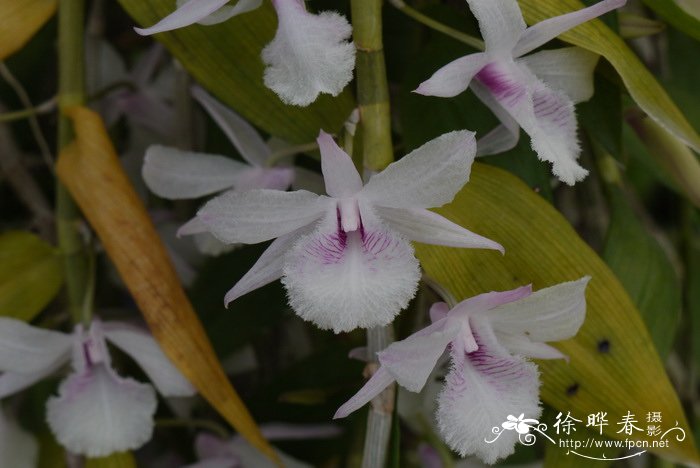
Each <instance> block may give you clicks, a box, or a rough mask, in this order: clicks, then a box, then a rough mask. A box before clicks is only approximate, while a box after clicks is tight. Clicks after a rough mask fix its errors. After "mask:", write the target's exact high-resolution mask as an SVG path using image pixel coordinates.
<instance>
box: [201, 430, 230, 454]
mask: <svg viewBox="0 0 700 468" xmlns="http://www.w3.org/2000/svg"><path fill="white" fill-rule="evenodd" d="M194 451H195V453H196V454H197V458H199V459H201V460H204V459H207V458H226V457H230V458H233V457H234V456H235V455H234V453H233V451H232V449H231V441H230V440H224V439H222V438H220V437H217V436H215V435H213V434H208V433H202V434H199V435H198V436H197V438H196V439H195V441H194Z"/></svg>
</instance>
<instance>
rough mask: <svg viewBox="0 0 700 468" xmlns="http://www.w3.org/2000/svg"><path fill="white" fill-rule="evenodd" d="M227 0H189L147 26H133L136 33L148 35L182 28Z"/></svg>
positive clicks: (216, 8) (210, 12) (221, 5)
mask: <svg viewBox="0 0 700 468" xmlns="http://www.w3.org/2000/svg"><path fill="white" fill-rule="evenodd" d="M227 2H228V0H189V1H187V2H185V3H182V4H181V5H178V8H177V9H176V10H175V11H174V12H172V13H171V14H169V15H168V16H166V17H165V18H163V19H162V20H160V21H159V22H158V23H156V24H155V25H153V26H151V27H149V28H134V31H136V32H137V33H138V34H140V35H142V36H149V35H151V34H157V33H161V32H165V31H172V30H173V29H178V28H184V27H185V26H190V25H192V24H194V23H197V22H198V21H201V20H203V19H204V18H206V17H207V16H209V15H210V14H212V13H214V12H215V11H217V10H218V9H220V8H221V7H223V6H224V5H226V3H227Z"/></svg>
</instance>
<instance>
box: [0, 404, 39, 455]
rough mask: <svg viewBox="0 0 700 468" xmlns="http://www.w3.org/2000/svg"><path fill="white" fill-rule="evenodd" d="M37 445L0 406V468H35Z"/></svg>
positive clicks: (32, 437) (37, 453)
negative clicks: (2, 467) (3, 467)
mask: <svg viewBox="0 0 700 468" xmlns="http://www.w3.org/2000/svg"><path fill="white" fill-rule="evenodd" d="M38 459H39V444H38V443H37V441H36V439H35V438H34V436H32V435H31V434H29V433H28V432H26V431H24V430H23V429H22V428H21V427H20V426H19V425H18V424H17V422H16V421H14V419H11V418H10V417H9V416H8V415H7V414H6V412H5V410H4V409H3V408H2V407H1V406H0V466H5V467H12V468H36V466H37V463H38Z"/></svg>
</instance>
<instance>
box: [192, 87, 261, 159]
mask: <svg viewBox="0 0 700 468" xmlns="http://www.w3.org/2000/svg"><path fill="white" fill-rule="evenodd" d="M192 96H193V97H194V98H195V99H196V100H197V101H198V102H199V103H200V104H201V105H202V107H204V109H205V110H206V111H207V113H208V114H209V116H210V117H211V118H212V119H213V120H214V122H216V124H217V125H218V126H219V128H220V129H221V130H222V131H223V132H224V134H225V135H226V136H227V137H228V139H229V140H230V141H231V143H232V144H233V146H235V147H236V149H237V150H238V152H239V153H240V154H241V156H242V157H243V159H245V160H246V161H248V162H249V163H250V164H252V165H253V166H259V167H264V166H265V164H266V163H267V159H268V158H269V157H270V153H271V152H270V148H269V147H268V146H267V144H266V143H265V141H264V140H263V139H262V138H261V137H260V135H259V134H258V132H257V131H256V130H255V129H254V128H253V126H252V125H250V124H249V123H248V122H246V121H245V120H244V119H243V118H242V117H241V116H239V115H238V114H236V113H235V112H234V111H232V110H231V109H229V108H228V107H226V106H224V105H223V104H221V103H220V102H219V101H217V100H216V99H214V98H213V97H212V96H211V95H209V94H208V93H207V92H206V91H204V90H203V89H202V88H200V87H198V86H195V87H193V88H192Z"/></svg>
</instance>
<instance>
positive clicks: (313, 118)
mask: <svg viewBox="0 0 700 468" xmlns="http://www.w3.org/2000/svg"><path fill="white" fill-rule="evenodd" d="M120 3H121V5H122V6H123V7H124V9H126V11H127V12H128V13H129V14H130V15H131V16H132V17H133V18H134V19H135V20H136V21H138V22H139V24H141V25H148V26H150V25H152V24H155V23H156V22H157V21H158V20H160V19H161V18H163V17H165V16H166V15H168V14H169V13H172V11H173V8H174V6H175V2H174V1H173V0H151V1H148V2H144V1H143V0H120ZM275 29H276V17H275V13H274V10H273V8H272V6H271V4H270V3H269V2H264V4H263V6H262V7H260V8H258V9H256V10H254V11H252V12H250V13H246V14H244V15H241V16H238V17H235V18H232V19H230V20H228V21H226V22H224V23H221V24H218V25H215V26H201V25H193V26H188V27H186V28H181V29H178V30H175V31H170V32H166V33H162V34H158V35H156V38H157V39H158V40H159V41H161V42H162V43H163V44H165V46H166V47H167V48H168V50H169V51H170V52H171V53H172V54H173V55H174V56H175V57H176V58H177V60H178V61H179V62H180V63H181V64H182V65H183V66H184V67H185V68H186V69H187V71H188V72H190V73H191V74H192V76H193V77H194V78H195V79H196V80H197V82H199V83H200V84H201V85H202V86H204V87H205V88H207V89H208V90H209V91H210V92H212V93H213V94H214V95H216V96H217V97H218V98H219V99H221V100H222V101H223V102H224V103H226V104H228V105H229V106H231V107H232V108H233V109H235V110H236V111H237V112H238V113H240V114H241V115H242V116H243V117H245V118H246V119H248V120H249V121H250V122H251V123H253V124H254V125H256V126H258V127H260V128H261V129H263V130H264V131H266V132H268V133H270V134H271V135H274V136H277V137H280V138H282V139H284V140H287V141H289V142H291V143H306V142H309V141H312V140H314V139H315V138H316V137H317V136H318V131H319V129H321V128H323V129H325V130H327V131H329V132H335V131H337V130H338V129H340V127H341V126H342V124H343V122H344V121H345V119H346V118H347V117H348V115H349V114H350V111H351V110H352V109H353V107H354V102H353V99H352V97H351V95H350V93H349V91H348V90H347V89H346V90H345V91H344V92H343V93H341V94H340V95H339V96H338V97H336V98H332V97H330V96H329V95H321V96H320V97H319V99H318V100H317V101H316V102H315V103H313V104H312V105H310V106H309V107H304V108H302V107H295V106H288V105H285V104H284V103H283V102H282V101H280V99H279V98H278V97H277V95H276V94H274V93H273V92H272V91H271V90H269V89H268V88H266V87H265V85H264V84H263V70H264V65H263V63H262V60H261V59H260V52H261V51H262V49H263V47H265V45H266V44H267V43H269V42H270V41H271V40H272V38H273V37H274V34H275Z"/></svg>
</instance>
